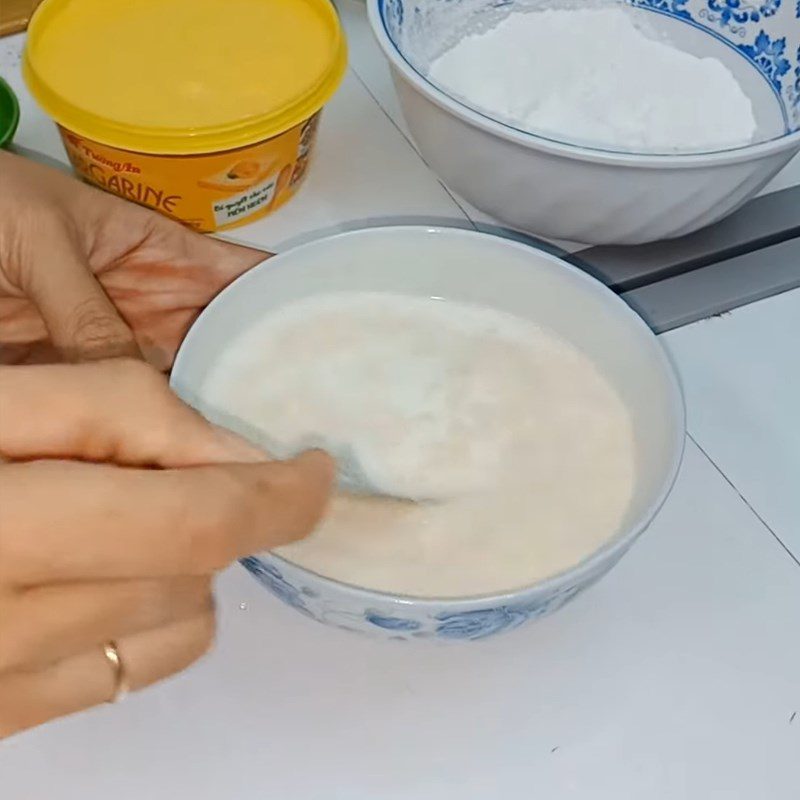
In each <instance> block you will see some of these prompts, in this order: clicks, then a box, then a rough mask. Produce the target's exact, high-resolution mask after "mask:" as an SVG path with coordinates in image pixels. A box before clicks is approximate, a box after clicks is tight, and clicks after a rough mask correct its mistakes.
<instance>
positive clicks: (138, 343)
mask: <svg viewBox="0 0 800 800" xmlns="http://www.w3.org/2000/svg"><path fill="white" fill-rule="evenodd" d="M267 255H268V254H266V253H262V252H260V251H258V250H251V249H249V248H246V247H239V246H237V245H233V244H228V243H225V242H220V241H217V240H215V239H211V238H208V237H206V236H203V235H201V234H199V233H195V232H193V231H190V230H188V229H187V228H184V227H183V226H181V225H180V224H178V223H177V222H174V221H172V220H169V219H167V218H166V217H164V216H162V215H160V214H157V213H156V212H154V211H151V210H150V209H147V208H143V207H141V206H137V205H134V204H133V203H129V202H127V201H125V200H122V199H120V198H118V197H115V196H114V195H111V194H107V193H105V192H102V191H100V190H99V189H95V188H93V187H90V186H87V185H85V184H83V183H80V182H79V181H77V180H75V179H74V178H70V177H67V176H66V175H63V174H62V173H60V172H58V171H57V170H54V169H50V168H47V167H43V166H41V165H39V164H35V163H33V162H32V161H29V160H26V159H23V158H20V157H19V156H14V155H11V154H10V153H5V152H2V151H0V363H31V362H34V361H53V360H61V359H62V358H63V359H65V360H68V361H71V360H77V359H78V354H80V358H81V359H85V358H86V357H87V356H91V357H94V358H105V357H108V356H117V355H130V356H137V355H138V354H139V353H140V352H141V353H143V354H144V356H145V358H147V360H148V361H150V362H151V363H152V364H154V365H155V366H156V367H158V368H159V369H162V370H163V369H167V368H168V367H169V366H170V365H171V364H172V360H173V358H174V356H175V352H176V350H177V348H178V346H179V345H180V342H181V340H182V339H183V336H184V335H185V333H186V331H187V330H188V328H189V326H190V325H191V324H192V322H193V321H194V319H195V317H196V316H197V315H198V313H199V312H200V311H201V310H202V309H203V308H204V307H205V306H206V305H207V304H208V302H209V301H210V300H211V299H212V298H213V297H214V296H215V295H216V294H217V293H218V292H219V291H220V290H221V289H222V288H223V287H225V286H226V285H227V284H228V283H230V282H231V281H232V280H233V279H234V278H236V277H237V276H238V275H240V274H241V273H242V272H245V271H246V270H247V269H249V268H250V267H252V266H254V265H255V264H257V263H258V262H259V261H263V260H264V258H266V257H267Z"/></svg>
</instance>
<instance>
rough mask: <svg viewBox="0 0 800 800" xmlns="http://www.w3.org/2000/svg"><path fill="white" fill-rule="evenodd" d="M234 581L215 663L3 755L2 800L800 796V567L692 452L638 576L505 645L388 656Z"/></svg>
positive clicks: (757, 799)
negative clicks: (795, 714) (799, 794)
mask: <svg viewBox="0 0 800 800" xmlns="http://www.w3.org/2000/svg"><path fill="white" fill-rule="evenodd" d="M222 584H223V585H222V589H221V592H220V598H221V599H220V605H221V610H222V618H223V623H222V634H221V637H220V641H219V646H218V649H217V650H216V652H215V653H214V654H213V656H212V657H210V658H209V659H208V660H207V661H205V662H204V663H203V664H201V665H200V666H198V667H197V668H195V669H193V670H192V671H190V672H189V673H187V674H185V675H183V676H182V677H180V678H178V679H176V680H174V681H172V682H170V683H168V684H166V685H162V686H161V687H160V688H157V689H155V690H153V691H150V692H147V693H142V694H141V695H138V696H135V697H131V698H129V699H128V700H127V701H126V703H125V704H124V705H122V706H119V707H116V708H110V707H106V708H101V709H98V710H95V711H93V712H90V713H87V714H84V715H82V716H78V717H73V718H71V719H68V720H64V721H62V722H59V723H57V724H54V725H51V726H48V727H45V728H42V729H40V730H38V731H34V732H32V733H30V734H26V735H23V736H20V737H17V738H14V739H11V740H9V741H7V742H6V743H4V744H3V746H2V747H0V776H2V786H3V792H2V796H3V800H38V799H39V798H41V799H42V800H44V798H47V800H87V798H90V799H91V798H107V797H113V798H115V800H143V798H147V800H161V799H162V798H163V799H164V800H166V799H167V798H184V797H186V798H189V797H191V798H193V799H194V800H218V799H219V798H230V799H231V800H235V799H237V798H242V800H244V798H255V797H259V798H261V797H274V798H289V797H291V798H293V799H295V800H339V799H340V798H341V800H361V799H362V798H363V800H378V799H380V800H394V799H395V798H397V800H401V799H402V800H489V799H490V798H503V800H530V798H532V797H545V798H553V799H554V800H556V799H558V800H560V799H561V798H576V800H645V799H646V800H695V799H696V800H796V798H797V787H798V785H800V758H798V753H800V713H798V714H797V716H796V717H795V720H794V722H790V719H791V717H792V714H793V713H794V712H795V711H798V712H800V685H798V675H800V637H798V636H797V631H798V630H800V568H798V566H797V564H795V563H794V562H793V561H792V560H791V559H790V558H789V556H788V555H787V554H786V552H785V551H784V550H783V549H782V548H780V546H779V545H778V544H777V543H776V542H775V540H774V539H773V538H772V537H771V536H770V535H769V533H767V532H766V531H765V530H764V528H763V527H762V526H761V524H760V523H759V522H758V521H757V520H756V518H755V517H754V516H753V515H752V513H751V512H750V510H749V509H748V508H747V507H746V506H745V505H744V503H742V502H741V501H740V500H739V498H738V497H737V496H736V494H735V492H734V491H733V490H732V489H731V488H730V486H729V485H728V484H727V483H726V482H725V480H724V479H723V478H722V476H720V474H719V473H718V472H717V471H716V469H715V468H714V467H713V466H712V465H711V464H710V463H709V462H708V461H707V460H706V459H705V458H704V457H703V456H702V455H701V454H700V453H699V451H698V450H697V449H696V448H695V447H694V446H691V445H690V446H689V448H688V451H687V455H686V461H685V463H684V467H683V469H682V472H681V475H680V478H679V481H678V485H677V487H676V490H675V492H674V494H673V495H672V497H671V498H670V500H669V501H668V503H667V505H666V506H665V508H664V510H663V513H662V514H661V515H660V517H659V518H658V520H657V522H656V524H655V525H654V526H653V527H652V528H651V530H650V531H649V532H648V533H647V534H645V536H644V538H643V539H642V540H641V541H640V542H639V543H638V544H637V545H636V546H635V547H634V548H633V550H632V551H631V553H630V554H629V555H628V556H626V557H625V558H624V559H623V561H622V562H621V563H620V564H619V566H618V567H617V568H616V569H615V570H614V571H613V572H612V573H611V574H610V575H609V576H607V578H606V579H604V580H603V581H601V583H600V584H598V586H596V587H595V588H594V589H592V590H590V591H589V592H587V593H586V594H585V595H584V596H582V597H580V598H579V599H578V600H576V601H575V603H573V604H572V605H571V606H569V607H567V608H566V609H564V610H563V611H562V612H559V613H558V614H556V615H555V616H553V617H552V618H550V619H546V620H542V621H540V622H539V623H538V624H534V625H533V626H532V627H528V628H522V629H520V630H518V631H516V632H515V633H512V634H509V635H508V636H506V637H505V638H498V639H496V640H489V641H487V642H485V643H483V644H480V643H478V644H467V645H460V646H459V645H454V646H447V645H444V646H436V645H430V644H428V645H425V644H421V645H418V644H400V643H395V642H372V641H368V640H363V639H360V638H358V637H356V636H354V635H352V634H348V633H345V632H342V631H337V630H334V629H328V628H325V627H323V626H321V625H319V624H318V623H314V622H312V621H309V620H305V619H303V618H302V617H300V616H299V615H297V613H296V612H294V611H291V610H290V609H287V608H285V607H283V606H281V605H280V604H279V603H278V601H276V600H274V599H273V598H271V597H270V596H268V595H267V594H266V593H265V592H264V591H263V590H262V589H261V588H260V587H259V586H258V585H257V584H256V583H255V582H254V581H252V579H250V578H249V576H247V575H246V574H245V573H244V572H243V571H242V570H236V571H234V572H231V573H228V574H227V575H226V576H225V579H224V580H223V582H222ZM240 603H246V604H247V608H246V610H240V608H239V605H240Z"/></svg>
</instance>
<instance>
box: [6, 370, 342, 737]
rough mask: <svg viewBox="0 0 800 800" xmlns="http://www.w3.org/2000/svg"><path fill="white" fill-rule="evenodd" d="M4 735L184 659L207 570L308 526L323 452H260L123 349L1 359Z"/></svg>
mask: <svg viewBox="0 0 800 800" xmlns="http://www.w3.org/2000/svg"><path fill="white" fill-rule="evenodd" d="M0 409H2V413H1V414H0V455H2V458H1V459H0V461H2V462H3V463H0V738H2V737H3V736H7V735H10V734H11V733H14V732H16V731H19V730H22V729H24V728H27V727H30V726H33V725H38V724H40V723H42V722H45V721H47V720H49V719H52V718H54V717H58V716H62V715H64V714H69V713H72V712H74V711H78V710H80V709H83V708H87V707H89V706H92V705H95V704H98V703H102V702H104V701H107V700H109V699H110V698H111V697H112V695H113V693H114V674H113V670H112V669H111V666H110V664H109V663H108V662H107V660H106V658H105V656H104V654H103V649H102V647H103V644H104V643H106V642H108V641H111V640H113V641H114V642H116V644H117V646H118V650H119V653H120V655H121V659H122V662H123V664H124V667H125V673H126V676H127V680H128V682H129V684H130V687H131V688H132V689H138V688H141V687H143V686H146V685H148V684H150V683H153V682H154V681H157V680H159V679H161V678H163V677H165V676H167V675H170V674H172V673H174V672H176V671H178V670H181V669H183V668H184V667H186V666H187V665H188V664H190V663H191V662H192V661H194V660H195V659H196V658H198V657H199V656H200V655H202V654H203V653H204V652H205V650H206V649H207V648H208V646H209V643H210V642H211V639H212V635H213V629H214V616H213V607H212V600H211V588H210V584H211V577H212V576H213V574H214V573H215V572H216V571H217V570H219V569H222V568H223V567H225V566H226V565H227V564H229V563H230V562H231V561H232V560H234V559H236V558H238V557H240V556H243V555H246V554H249V553H253V552H256V551H259V550H262V549H268V548H272V547H275V546H278V545H281V544H284V543H286V542H289V541H292V540H295V539H298V538H300V537H302V536H304V535H305V534H307V533H308V532H309V531H310V530H311V529H312V528H313V527H314V525H315V524H316V522H317V520H318V519H319V517H320V515H321V514H322V512H323V509H324V506H325V503H326V501H327V497H328V494H329V492H330V487H331V482H332V464H331V460H330V458H329V457H328V456H326V455H325V454H323V453H319V452H312V453H307V454H305V455H303V456H301V457H299V458H297V459H295V460H294V461H290V462H271V463H270V462H267V463H258V462H260V461H261V462H263V461H265V457H264V456H263V454H262V453H261V452H260V451H258V450H257V449H255V448H254V447H253V446H251V445H249V444H247V443H246V442H244V440H241V439H239V438H238V437H236V436H234V435H233V434H231V433H228V432H227V431H223V430H222V429H220V428H216V427H215V426H213V425H211V424H209V423H208V422H206V421H205V420H203V419H202V417H200V416H199V415H198V414H196V413H195V412H194V411H193V410H192V409H190V408H189V407H188V406H185V405H184V404H183V403H181V401H180V400H178V398H177V397H176V396H175V395H173V394H172V393H171V392H170V391H169V389H168V387H167V384H166V381H165V380H164V379H163V377H162V376H161V375H159V374H158V373H157V372H156V371H155V370H154V369H152V368H151V367H148V366H147V365H145V364H143V363H141V362H137V361H133V360H128V359H115V360H111V361H101V362H97V363H90V364H81V365H53V366H17V367H0Z"/></svg>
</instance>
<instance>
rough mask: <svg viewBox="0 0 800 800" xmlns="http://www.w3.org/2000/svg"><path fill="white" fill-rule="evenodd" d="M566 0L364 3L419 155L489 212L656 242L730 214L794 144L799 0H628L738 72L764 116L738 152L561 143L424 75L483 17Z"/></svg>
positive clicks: (546, 229)
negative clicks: (495, 116) (751, 138)
mask: <svg viewBox="0 0 800 800" xmlns="http://www.w3.org/2000/svg"><path fill="white" fill-rule="evenodd" d="M559 2H566V3H569V4H570V5H571V6H573V7H574V6H576V5H577V6H579V5H581V3H582V0H368V8H369V15H370V22H371V24H372V28H373V31H374V33H375V36H376V37H377V40H378V42H379V44H380V46H381V48H382V49H383V51H384V53H385V55H386V57H387V59H388V60H389V64H390V67H391V71H392V76H393V78H394V82H395V86H396V88H397V92H398V95H399V99H400V104H401V107H402V109H403V113H404V115H405V118H406V121H407V122H408V126H409V129H410V130H411V133H412V135H413V136H414V138H415V140H416V142H417V145H418V146H419V149H420V152H421V153H422V155H423V156H424V157H425V160H426V161H427V162H428V164H430V165H431V167H433V169H434V170H436V171H437V172H438V173H439V174H440V175H441V176H442V178H443V179H444V180H445V181H446V182H447V183H448V185H450V186H451V187H452V188H453V189H454V190H455V191H457V192H458V193H459V194H461V195H462V196H463V197H465V198H466V199H467V200H469V201H470V202H471V203H472V204H473V205H475V206H477V207H478V208H480V209H481V210H483V211H485V212H486V213H488V214H491V215H492V216H493V217H495V218H496V219H498V220H499V221H501V222H503V223H505V224H506V225H509V226H510V227H512V228H516V229H519V230H523V231H527V232H529V233H533V234H536V235H539V236H548V237H555V238H561V239H568V240H572V241H576V242H585V243H591V244H637V243H641V242H648V241H655V240H658V239H665V238H670V237H675V236H682V235H684V234H688V233H691V232H692V231H695V230H697V229H699V228H702V227H704V226H706V225H709V224H711V223H713V222H716V221H718V220H720V219H722V218H723V217H725V216H726V215H728V214H730V213H732V212H733V211H735V210H736V209H737V208H739V207H740V206H741V205H742V204H743V203H744V202H746V201H747V200H748V199H749V198H751V197H753V196H754V195H755V194H756V193H757V192H758V191H759V190H760V189H761V188H762V187H763V186H764V185H765V184H766V183H767V182H768V181H769V180H770V179H771V178H772V177H773V176H774V175H775V174H776V173H777V172H778V171H779V170H780V169H781V168H782V167H784V166H785V165H786V164H787V163H788V162H789V161H790V160H791V158H792V157H793V156H794V155H795V154H796V153H797V152H798V151H800V0H628V4H629V5H630V6H632V7H633V9H634V13H635V14H637V15H640V16H641V17H642V19H643V20H646V21H647V23H648V25H649V27H651V28H654V29H655V30H656V32H658V33H660V34H663V35H664V36H666V37H668V38H669V39H670V40H672V41H673V42H674V43H675V44H676V45H678V46H680V47H682V48H683V49H685V50H687V51H688V52H691V53H694V54H695V55H698V56H714V57H716V58H718V59H720V60H721V61H722V62H723V63H724V64H725V65H726V66H727V67H728V68H729V69H730V70H731V71H732V72H733V73H734V75H736V77H737V79H738V80H739V82H740V84H741V85H742V88H743V89H744V90H745V92H746V93H747V94H748V96H749V97H750V99H751V101H752V103H753V108H754V113H755V116H756V120H757V123H758V133H757V139H756V141H755V142H754V143H752V144H750V145H747V146H744V147H738V148H733V149H728V150H720V151H716V152H709V153H692V154H675V153H633V152H622V151H619V150H612V149H609V148H600V147H593V146H591V145H590V144H587V143H581V142H571V141H567V140H566V139H565V140H563V141H557V140H555V139H554V138H553V137H552V136H545V135H537V134H533V133H529V132H526V131H522V130H519V129H517V128H514V127H513V126H511V125H509V124H506V123H505V122H503V121H500V120H496V119H492V118H491V117H490V116H487V114H486V113H485V112H482V111H480V110H478V109H475V108H471V107H470V106H468V105H466V104H465V103H464V102H462V101H461V100H460V99H459V98H456V97H453V96H450V95H449V94H448V93H447V92H445V91H443V90H442V88H441V87H439V86H436V85H435V84H434V83H432V82H431V81H430V80H428V79H427V77H426V72H427V67H428V65H429V64H430V62H431V61H432V60H433V59H434V58H436V57H437V56H438V55H439V54H440V53H441V52H442V50H444V49H446V48H447V46H449V45H451V44H452V43H453V42H454V41H455V39H457V37H458V35H459V34H460V32H463V31H465V30H469V29H470V27H471V26H472V25H474V24H475V20H478V19H479V20H481V21H483V22H484V23H485V22H487V21H491V20H493V19H496V18H499V17H502V16H503V15H505V14H508V13H510V12H511V11H513V10H515V9H517V8H521V7H522V8H530V7H536V6H550V5H558V3H559ZM454 37H455V38H454ZM609 46H610V47H611V46H613V43H609ZM567 57H568V56H567V55H566V54H565V58H567ZM557 68H558V65H557V64H554V65H553V69H554V70H555V69H557ZM531 79H532V80H548V75H536V76H531ZM652 90H653V91H654V92H657V91H659V87H658V86H654V87H652Z"/></svg>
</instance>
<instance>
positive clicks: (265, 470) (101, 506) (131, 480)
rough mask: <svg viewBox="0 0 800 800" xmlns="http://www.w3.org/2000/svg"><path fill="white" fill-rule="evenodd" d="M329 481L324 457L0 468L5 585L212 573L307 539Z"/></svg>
mask: <svg viewBox="0 0 800 800" xmlns="http://www.w3.org/2000/svg"><path fill="white" fill-rule="evenodd" d="M332 480H333V466H332V462H331V459H330V457H329V456H327V455H325V454H323V453H320V452H316V451H315V452H311V453H306V454H304V455H303V456H300V457H298V458H296V459H294V460H293V461H289V462H270V463H265V464H251V465H242V464H230V465H224V466H223V465H218V466H209V467H189V468H186V469H179V470H160V471H159V470H137V469H127V468H121V467H113V466H106V465H94V464H82V463H79V462H74V461H69V462H63V461H36V462H30V463H27V464H5V465H0V514H2V520H1V521H2V524H0V576H3V577H4V578H5V579H6V580H7V581H9V582H11V583H13V584H14V585H17V586H20V585H21V586H34V585H39V584H42V583H48V582H51V581H56V580H103V579H114V578H156V577H162V576H164V577H166V576H171V575H203V574H209V573H211V572H213V571H215V570H218V569H221V568H222V567H224V566H226V565H227V564H229V563H230V562H231V561H233V560H234V559H236V558H241V557H242V556H245V555H248V554H250V553H254V552H258V551H260V550H265V549H270V548H273V547H277V546H279V545H281V544H286V543H288V542H291V541H294V540H296V539H299V538H301V537H303V536H305V535H307V534H308V533H310V532H311V530H312V529H313V528H314V526H315V525H316V523H317V522H318V520H319V519H320V517H321V515H322V513H323V511H324V509H325V506H326V503H327V500H328V497H329V495H330V490H331V484H332ZM112 532H113V533H112Z"/></svg>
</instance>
